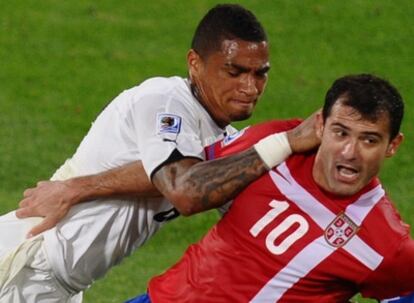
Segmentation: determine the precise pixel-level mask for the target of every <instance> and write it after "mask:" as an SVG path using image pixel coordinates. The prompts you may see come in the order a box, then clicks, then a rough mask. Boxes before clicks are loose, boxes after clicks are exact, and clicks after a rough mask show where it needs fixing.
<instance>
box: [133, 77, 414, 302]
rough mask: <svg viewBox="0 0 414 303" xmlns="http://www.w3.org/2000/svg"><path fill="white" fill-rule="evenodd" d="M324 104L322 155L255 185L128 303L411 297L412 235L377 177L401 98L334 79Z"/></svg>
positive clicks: (215, 149)
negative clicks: (174, 262)
mask: <svg viewBox="0 0 414 303" xmlns="http://www.w3.org/2000/svg"><path fill="white" fill-rule="evenodd" d="M325 100H326V101H325V105H324V108H323V112H322V114H320V115H319V116H318V127H317V133H318V134H319V136H320V137H321V145H320V147H319V149H318V150H317V151H315V152H308V153H303V154H295V155H291V156H290V157H289V158H288V159H287V160H286V161H284V162H282V163H281V164H280V165H278V166H276V167H275V168H273V169H271V170H270V171H269V173H268V174H265V175H264V176H262V177H260V178H259V179H258V180H256V181H255V182H253V183H252V184H250V185H249V186H248V187H247V188H246V189H245V190H243V191H242V192H241V193H240V194H239V195H238V196H237V197H236V198H235V199H234V202H233V204H232V207H231V208H230V209H229V211H228V212H227V213H226V215H225V216H224V217H223V218H222V219H221V220H220V221H219V222H218V223H217V224H216V225H215V226H214V227H213V228H212V229H211V230H210V231H209V232H208V234H207V235H206V236H205V237H204V238H203V239H201V240H200V241H199V242H198V243H196V244H194V245H191V246H190V247H189V248H188V249H187V251H186V253H185V254H184V256H183V257H182V259H181V260H180V261H179V262H178V263H177V264H175V265H174V266H173V267H171V268H170V269H168V270H167V271H166V272H165V273H163V274H161V275H160V276H158V277H155V278H153V279H152V280H151V281H150V282H149V286H148V294H147V295H144V296H140V297H137V298H136V299H132V300H131V301H129V302H128V303H135V302H140V300H141V301H143V302H152V303H164V302H180V303H191V302H203V303H210V302H211V303H215V302H252V303H253V302H279V303H297V302H301V303H306V302H309V303H310V302H318V303H345V302H349V300H350V299H351V298H352V297H353V296H354V295H355V294H356V293H358V292H360V293H362V294H363V295H364V296H366V297H370V298H375V299H385V298H390V297H395V296H397V295H406V294H408V293H410V292H412V291H414V239H413V238H412V237H410V231H409V227H408V225H407V224H405V223H404V222H402V221H401V218H400V216H399V214H398V212H397V210H396V209H395V207H394V206H393V204H392V202H391V201H390V199H389V198H388V197H387V195H386V194H385V192H384V189H383V187H382V185H381V183H380V181H379V179H378V177H377V175H378V173H379V170H380V167H381V165H382V164H383V161H384V160H385V158H388V157H392V156H393V155H394V154H395V153H396V151H397V149H398V147H399V145H400V143H401V141H402V138H403V136H402V134H401V133H400V132H399V129H400V123H401V120H402V117H403V110H404V105H403V101H402V98H401V96H400V94H399V93H398V91H397V90H396V89H395V88H394V87H393V86H392V85H390V84H389V83H388V82H386V81H384V80H383V79H380V78H377V77H375V76H372V75H355V76H346V77H343V78H340V79H338V80H337V81H335V82H334V84H333V85H332V87H331V88H330V90H329V91H328V93H327V95H326V99H325ZM295 123H296V124H297V123H298V122H297V121H291V120H289V121H274V122H268V123H263V124H262V125H258V126H252V127H250V128H248V129H247V130H245V131H244V133H243V134H241V135H240V136H238V138H237V139H235V140H234V141H232V142H230V143H226V142H219V143H217V144H215V145H214V146H212V147H209V148H208V152H207V154H208V155H209V156H210V158H214V157H221V156H226V155H228V154H232V153H234V152H239V151H240V150H243V149H244V148H247V147H249V146H251V145H252V144H254V143H255V142H256V141H257V140H258V139H260V138H261V137H262V136H267V135H268V134H271V133H275V132H278V131H286V130H287V129H289V128H291V127H292V126H294V125H296V124H295ZM412 298H413V297H411V299H410V297H406V298H405V299H401V298H399V299H392V300H391V301H389V302H394V300H396V302H410V301H411V300H412ZM145 300H147V301H145ZM384 302H387V301H384Z"/></svg>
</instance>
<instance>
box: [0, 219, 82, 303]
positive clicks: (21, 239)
mask: <svg viewBox="0 0 414 303" xmlns="http://www.w3.org/2000/svg"><path fill="white" fill-rule="evenodd" d="M37 222H38V221H36V220H34V221H32V222H30V220H29V221H26V220H25V219H24V220H19V219H17V218H16V217H15V215H14V212H12V213H9V214H7V215H5V216H2V217H0V231H1V235H0V302H4V303H6V302H7V303H80V302H82V293H75V292H71V291H69V290H67V289H66V288H65V287H64V286H63V285H62V284H61V283H60V281H58V280H57V279H56V277H55V275H54V274H53V271H52V269H51V267H50V265H49V262H48V261H47V257H46V254H45V251H44V249H43V237H42V236H38V237H35V238H33V239H30V240H25V235H26V232H27V231H28V230H29V228H31V227H32V226H33V225H34V224H36V223H37ZM30 223H32V224H30Z"/></svg>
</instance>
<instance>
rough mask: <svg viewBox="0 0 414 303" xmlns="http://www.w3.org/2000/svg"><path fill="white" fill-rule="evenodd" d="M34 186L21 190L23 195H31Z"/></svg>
mask: <svg viewBox="0 0 414 303" xmlns="http://www.w3.org/2000/svg"><path fill="white" fill-rule="evenodd" d="M34 190H35V188H28V189H26V190H25V191H24V192H23V197H25V198H27V197H29V196H31V195H32V194H33V192H34Z"/></svg>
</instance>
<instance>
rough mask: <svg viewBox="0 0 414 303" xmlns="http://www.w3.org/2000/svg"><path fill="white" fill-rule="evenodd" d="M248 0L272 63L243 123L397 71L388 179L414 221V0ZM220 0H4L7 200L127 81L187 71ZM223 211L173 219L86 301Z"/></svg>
mask: <svg viewBox="0 0 414 303" xmlns="http://www.w3.org/2000/svg"><path fill="white" fill-rule="evenodd" d="M239 2H240V3H241V4H243V5H245V6H246V7H248V8H250V9H251V10H253V11H254V12H255V13H256V15H257V16H258V17H259V19H260V20H261V21H262V22H263V24H264V26H265V27H266V29H267V31H268V35H269V40H270V43H271V64H272V69H271V72H270V79H269V83H268V86H267V91H266V93H265V95H264V96H263V98H262V100H261V102H260V103H259V104H258V107H257V111H256V113H255V115H254V116H253V117H252V118H251V119H250V120H249V121H246V122H243V123H239V124H238V126H239V127H241V126H244V125H247V124H251V123H255V122H259V121H263V120H266V119H271V118H275V117H277V118H287V117H292V116H295V117H304V116H306V115H308V114H309V113H311V112H313V111H314V110H315V109H317V108H318V107H319V106H320V105H321V104H322V100H323V97H324V93H325V91H326V90H327V88H328V87H329V86H330V84H331V83H332V81H333V80H334V79H335V78H337V77H339V76H342V75H344V74H349V73H361V72H370V73H375V74H378V75H380V76H383V77H386V78H388V79H389V80H391V81H392V82H393V83H394V84H395V85H396V86H397V87H398V88H399V89H400V91H401V93H402V95H403V96H404V97H405V100H406V104H407V106H406V116H405V121H404V126H403V131H404V133H405V142H404V144H403V146H402V147H401V149H400V152H399V154H398V155H397V157H395V158H393V159H390V160H389V161H387V163H386V164H385V168H384V172H383V173H382V179H383V182H384V184H385V187H386V188H387V189H388V190H389V192H390V193H391V194H390V195H391V197H392V198H393V199H394V200H395V201H396V202H397V205H398V208H399V209H400V210H401V213H402V216H403V218H404V219H405V220H406V221H407V222H410V223H411V224H414V203H413V201H414V187H413V186H412V184H413V180H414V177H413V176H414V174H413V173H412V171H413V168H414V164H412V162H413V156H412V152H411V151H412V150H413V149H414V135H413V134H414V133H413V127H414V125H413V123H412V121H413V119H414V104H413V100H412V98H413V96H414V86H413V85H412V79H411V77H412V76H413V66H414V55H413V49H414V39H413V36H414V27H413V23H412V20H413V19H414V6H413V5H412V2H411V1H408V0H407V1H402V0H400V1H398V0H397V1H386V0H377V1H363V0H349V1H328V0H325V1H308V0H303V1H291V0H284V1H280V0H278V1H276V0H267V1H258V0H257V1H239ZM144 3H145V4H144ZM216 3H217V1H202V0H197V1H196V0H190V1H185V2H184V1H166V0H158V1H149V2H146V1H145V2H144V1H129V0H124V1H108V0H104V1H99V2H97V1H86V0H85V1H57V0H44V1H34V0H26V1H22V0H14V1H8V2H7V1H3V2H2V4H1V9H0V64H1V65H0V66H1V68H0V140H1V143H0V167H1V169H0V211H1V212H6V211H8V210H11V209H14V208H15V207H16V204H17V203H18V201H19V199H20V197H21V194H22V191H23V190H24V189H25V188H27V187H30V186H33V185H34V184H35V183H36V182H37V181H38V180H40V179H47V178H49V176H51V174H52V173H53V172H54V170H55V169H56V168H57V167H58V165H60V164H61V163H62V162H63V161H64V159H66V158H67V157H69V156H71V154H72V153H73V152H74V151H75V149H76V147H77V145H78V143H79V142H80V140H81V139H82V137H83V135H84V134H85V133H86V132H87V130H88V128H89V126H90V124H91V121H92V120H93V119H94V117H95V116H96V115H97V114H98V113H99V112H100V110H101V109H102V108H103V107H104V106H105V104H106V103H107V102H108V101H110V100H111V99H112V98H113V97H115V96H116V95H117V94H118V93H119V92H121V91H122V90H123V89H126V88H129V87H131V86H134V85H135V84H137V83H139V82H140V81H142V80H144V79H145V78H148V77H150V76H155V75H165V76H168V75H183V76H185V75H186V61H185V58H186V52H187V50H188V47H189V44H190V40H191V37H192V34H193V31H194V29H195V27H196V25H197V23H198V21H199V19H200V18H201V17H202V16H203V15H204V13H205V12H206V11H207V10H208V9H209V8H210V7H212V6H213V5H214V4H216ZM216 220H217V215H216V213H215V212H210V213H207V214H201V215H197V216H194V217H192V218H183V219H179V220H176V221H175V222H173V223H171V224H170V225H169V226H167V227H165V228H164V230H162V231H161V232H160V233H159V234H158V235H156V236H155V237H154V238H153V239H152V240H151V241H150V242H149V243H148V245H146V246H144V247H143V248H142V249H140V250H139V251H137V252H136V253H135V254H134V255H133V256H132V257H130V258H128V259H127V260H125V262H123V263H122V264H121V266H119V267H117V268H114V269H113V270H112V271H111V272H110V273H109V274H108V275H107V277H106V278H105V279H103V280H101V281H98V282H97V283H96V284H95V285H94V286H93V287H92V288H91V289H90V290H88V291H86V296H85V297H86V299H85V302H86V303H92V302H94V303H95V302H99V303H100V302H102V303H106V302H107V303H109V302H122V301H123V300H124V299H126V298H128V297H130V296H133V295H135V294H137V293H140V292H144V291H145V288H146V283H147V281H148V279H149V278H150V277H151V276H153V275H155V274H158V273H160V272H162V271H163V270H164V269H165V268H167V267H168V266H169V265H171V264H173V263H174V262H175V261H176V260H177V258H178V257H179V256H180V255H181V254H182V252H183V251H184V249H185V248H186V246H187V245H188V244H189V243H191V242H193V241H196V240H197V239H199V237H200V236H201V235H202V234H203V233H204V232H205V231H206V230H207V229H208V228H209V226H211V225H212V224H213V223H214V222H215V221H216ZM2 232H4V231H2ZM378 232H380V231H378ZM358 302H372V301H370V300H362V299H358Z"/></svg>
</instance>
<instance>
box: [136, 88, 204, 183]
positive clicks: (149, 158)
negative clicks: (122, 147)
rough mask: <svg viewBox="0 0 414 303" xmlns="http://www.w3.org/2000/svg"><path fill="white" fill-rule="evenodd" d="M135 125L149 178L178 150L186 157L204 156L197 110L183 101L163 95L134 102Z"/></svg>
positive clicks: (148, 96)
mask: <svg viewBox="0 0 414 303" xmlns="http://www.w3.org/2000/svg"><path fill="white" fill-rule="evenodd" d="M134 117H135V119H134V121H135V122H134V123H135V125H134V127H135V129H136V132H137V136H138V147H139V150H140V154H141V160H142V163H143V166H144V169H145V171H146V173H147V175H148V176H149V177H151V174H152V173H153V171H154V170H155V169H156V168H157V167H159V166H160V165H161V164H162V163H164V162H165V161H166V160H167V159H168V157H169V156H170V155H171V153H172V152H173V151H174V150H175V149H177V150H178V151H179V152H180V153H181V154H182V155H183V156H185V157H196V158H200V159H201V160H203V159H204V149H203V146H202V143H201V139H200V126H199V122H198V120H197V113H196V112H194V111H193V112H192V111H191V109H190V108H189V106H188V105H187V106H186V105H185V103H183V102H182V101H181V100H177V99H175V100H174V99H171V98H170V97H168V96H166V95H162V94H151V95H147V96H143V97H141V100H140V101H139V102H136V103H135V108H134Z"/></svg>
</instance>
